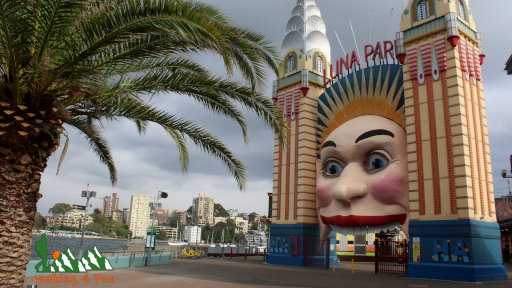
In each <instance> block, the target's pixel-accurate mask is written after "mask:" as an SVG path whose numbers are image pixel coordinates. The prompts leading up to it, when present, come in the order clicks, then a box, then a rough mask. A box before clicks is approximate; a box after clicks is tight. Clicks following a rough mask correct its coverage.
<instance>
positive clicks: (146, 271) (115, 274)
mask: <svg viewBox="0 0 512 288" xmlns="http://www.w3.org/2000/svg"><path fill="white" fill-rule="evenodd" d="M507 268H508V270H509V279H511V278H512V272H511V271H512V265H508V267H507ZM373 269H374V266H373V263H356V264H355V274H352V271H351V263H349V262H343V263H342V264H341V268H338V269H336V271H334V272H333V271H332V270H325V269H319V268H294V267H283V266H275V265H269V264H265V263H263V258H262V257H249V259H247V260H244V259H243V258H233V259H230V258H202V259H175V260H174V261H173V263H171V264H166V265H156V266H149V267H132V268H128V269H117V270H115V271H110V272H99V273H93V272H90V273H87V277H86V276H85V274H59V275H61V276H64V275H66V276H67V277H68V278H66V279H65V278H61V279H60V281H67V282H66V283H63V282H60V283H56V281H58V280H59V279H57V278H55V279H49V280H51V281H52V282H37V279H36V277H37V276H36V277H30V278H27V279H26V281H25V285H27V284H38V288H46V287H48V288H50V287H51V288H60V287H83V288H90V287H94V288H100V287H101V288H103V287H104V288H107V287H108V288H110V287H112V288H116V287H123V288H129V287H142V288H164V287H165V288H169V287H171V288H172V287H185V288H204V287H212V288H215V287H219V288H220V287H222V288H232V287H233V288H234V287H241V288H246V287H247V288H254V287H258V288H261V287H357V288H365V287H368V288H370V287H372V288H373V287H393V288H397V287H439V288H441V287H443V288H444V287H448V288H451V287H453V288H458V287H460V288H468V287H469V288H471V287H478V288H479V287H500V288H504V287H512V281H511V280H508V281H500V282H486V283H462V282H449V281H437V280H422V279H411V278H407V277H402V276H398V275H391V274H378V275H375V274H374V270H373ZM99 274H101V275H99ZM39 276H40V275H39ZM73 276H75V278H73ZM84 277H86V278H84ZM39 280H44V279H41V278H40V279H39ZM73 285H74V286H73ZM25 287H26V286H25Z"/></svg>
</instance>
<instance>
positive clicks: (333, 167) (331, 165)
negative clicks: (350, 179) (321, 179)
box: [323, 160, 344, 177]
mask: <svg viewBox="0 0 512 288" xmlns="http://www.w3.org/2000/svg"><path fill="white" fill-rule="evenodd" d="M343 168H344V167H343V165H342V164H341V163H339V162H338V161H335V160H328V161H326V162H325V164H324V169H323V173H324V176H327V177H333V176H338V175H340V174H341V172H343Z"/></svg>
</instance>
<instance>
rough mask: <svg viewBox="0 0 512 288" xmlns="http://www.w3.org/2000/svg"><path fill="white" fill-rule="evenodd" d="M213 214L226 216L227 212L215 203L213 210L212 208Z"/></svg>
mask: <svg viewBox="0 0 512 288" xmlns="http://www.w3.org/2000/svg"><path fill="white" fill-rule="evenodd" d="M213 216H214V217H228V216H229V213H228V211H226V209H224V207H222V205H221V204H220V203H215V206H214V210H213Z"/></svg>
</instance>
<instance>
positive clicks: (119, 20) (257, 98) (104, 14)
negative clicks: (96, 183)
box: [0, 0, 286, 287]
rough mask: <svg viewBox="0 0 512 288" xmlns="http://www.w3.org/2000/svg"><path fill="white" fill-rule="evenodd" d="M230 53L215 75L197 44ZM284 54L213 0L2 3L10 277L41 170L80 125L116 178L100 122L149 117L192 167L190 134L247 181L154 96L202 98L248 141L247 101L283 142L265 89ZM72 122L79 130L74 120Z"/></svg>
mask: <svg viewBox="0 0 512 288" xmlns="http://www.w3.org/2000/svg"><path fill="white" fill-rule="evenodd" d="M196 52H212V53H214V54H216V55H219V56H220V58H221V59H222V65H223V66H224V67H225V68H226V71H227V73H228V75H229V74H231V73H234V71H238V73H240V74H241V75H242V77H243V78H244V80H245V82H244V83H238V82H234V81H232V80H229V78H223V77H219V76H214V75H212V73H210V72H209V71H208V70H207V69H206V68H205V67H203V66H202V65H200V64H199V63H197V62H195V61H193V60H192V58H191V57H189V56H190V53H196ZM276 63H277V53H276V52H275V50H274V49H273V48H272V47H271V46H270V43H269V42H268V41H266V40H265V39H264V37H263V36H262V35H259V34H256V33H253V32H251V31H248V30H247V29H244V28H239V27H236V26H234V25H232V24H230V23H229V21H228V20H227V18H226V17H225V16H224V15H223V14H222V13H221V12H220V11H218V10H217V9H215V8H214V7H212V6H209V5H206V4H202V3H199V2H193V1H190V0H167V1H166V0H0V183H2V185H0V215H1V217H0V245H1V246H2V249H1V250H0V286H1V287H21V286H22V284H23V280H24V275H25V272H24V271H25V266H26V264H27V261H28V256H29V254H30V253H29V247H30V242H31V233H30V232H31V228H32V226H33V222H34V215H35V212H36V203H37V200H38V198H40V197H41V195H40V194H39V186H40V179H41V173H42V172H43V171H44V169H45V167H46V165H47V160H48V157H49V156H50V155H52V153H53V152H55V150H56V149H57V148H58V147H59V145H60V139H61V138H62V139H63V140H64V139H66V142H65V145H64V146H65V147H64V151H65V150H66V146H67V139H68V138H67V137H65V136H66V135H67V131H66V129H73V128H75V129H77V131H78V132H79V133H81V134H82V135H83V136H84V138H85V140H86V141H87V142H88V144H89V145H90V147H91V149H92V151H94V152H95V153H96V154H97V155H98V157H99V159H100V160H101V162H103V163H104V164H105V165H106V166H107V167H108V169H109V172H110V179H111V181H112V183H113V184H115V182H116V180H117V178H116V168H115V166H114V162H113V159H112V155H111V153H110V151H109V147H108V145H107V142H106V140H105V138H104V136H103V135H102V134H101V133H100V130H99V129H98V124H99V123H100V122H101V121H110V120H116V119H119V118H125V119H129V120H131V121H133V123H134V124H135V126H136V128H137V129H138V132H139V133H141V134H143V133H144V132H145V131H146V129H147V127H148V124H149V123H156V124H158V125H160V126H161V127H163V128H164V129H165V131H166V132H167V133H168V134H169V136H170V137H171V138H172V139H173V140H174V142H175V143H176V147H177V149H178V151H179V155H180V156H179V161H180V165H181V167H182V169H183V170H184V171H186V170H187V163H188V153H187V147H186V143H185V140H186V139H187V138H188V139H190V140H191V141H192V142H193V143H194V144H195V145H197V146H198V147H200V148H201V149H202V150H204V151H206V152H207V153H209V154H211V155H213V156H214V157H217V158H218V159H219V160H220V161H221V162H222V163H223V164H224V165H225V166H226V167H227V169H228V171H229V172H230V173H231V174H232V175H233V176H234V178H235V179H236V181H237V183H238V185H239V187H240V188H241V189H243V188H244V185H245V181H246V171H245V169H244V166H243V164H242V163H241V162H240V161H239V160H238V159H237V158H236V157H235V156H234V155H233V154H232V153H231V152H230V150H229V149H228V148H227V147H226V146H225V145H224V144H223V143H222V142H221V141H220V139H218V138H216V137H215V136H213V135H212V134H210V133H209V132H208V131H206V130H205V129H204V128H202V127H200V126H198V125H196V124H194V123H192V122H190V121H187V120H186V119H182V118H180V117H178V116H177V115H173V114H170V113H168V112H166V111H162V110H160V109H158V108H157V107H153V106H151V105H150V104H149V102H148V99H149V98H150V97H151V96H153V95H155V94H158V95H160V96H162V97H164V96H165V94H166V93H168V92H171V93H177V94H179V95H183V96H188V97H192V98H193V99H195V100H197V101H198V102H199V103H200V104H201V105H202V106H204V107H206V108H207V109H210V110H212V111H215V112H217V113H219V114H220V115H223V116H226V117H229V118H231V119H232V120H234V121H235V122H236V123H238V124H239V126H240V127H241V132H242V135H243V138H244V140H245V141H247V139H248V138H247V126H246V123H245V119H244V117H243V115H242V112H241V110H240V109H241V107H244V108H247V109H248V110H250V111H253V112H255V113H256V114H257V115H258V116H259V117H260V118H261V119H262V120H263V121H264V122H265V123H266V124H267V125H268V126H270V127H271V128H272V129H273V131H274V132H275V133H276V134H277V135H279V137H280V139H284V134H285V133H286V131H285V130H284V129H285V128H284V125H283V124H282V123H283V122H282V120H281V118H280V117H279V116H278V115H277V113H276V108H275V106H274V105H273V103H272V102H271V101H269V100H268V98H266V97H264V96H262V95H261V94H260V93H259V92H258V91H260V88H261V86H262V84H263V83H264V81H265V72H266V69H267V68H271V69H272V70H273V71H274V72H276V71H277V69H278V68H277V64H276ZM71 127H73V128H71Z"/></svg>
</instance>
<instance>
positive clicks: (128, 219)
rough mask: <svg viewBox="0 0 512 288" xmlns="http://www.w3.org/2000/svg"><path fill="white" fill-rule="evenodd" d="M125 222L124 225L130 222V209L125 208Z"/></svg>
mask: <svg viewBox="0 0 512 288" xmlns="http://www.w3.org/2000/svg"><path fill="white" fill-rule="evenodd" d="M123 222H124V224H128V223H129V222H130V209H129V208H123Z"/></svg>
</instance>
